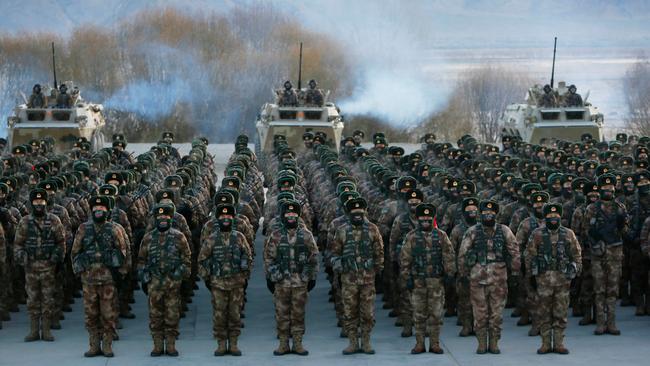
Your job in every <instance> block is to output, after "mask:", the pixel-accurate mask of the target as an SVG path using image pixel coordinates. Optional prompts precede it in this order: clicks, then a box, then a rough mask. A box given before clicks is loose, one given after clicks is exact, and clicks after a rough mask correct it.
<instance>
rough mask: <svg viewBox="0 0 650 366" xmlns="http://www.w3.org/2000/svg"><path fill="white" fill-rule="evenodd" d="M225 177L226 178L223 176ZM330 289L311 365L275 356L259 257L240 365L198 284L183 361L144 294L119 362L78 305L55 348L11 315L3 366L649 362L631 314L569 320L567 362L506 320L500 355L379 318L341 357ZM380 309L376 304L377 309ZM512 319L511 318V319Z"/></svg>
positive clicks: (311, 308) (317, 320)
mask: <svg viewBox="0 0 650 366" xmlns="http://www.w3.org/2000/svg"><path fill="white" fill-rule="evenodd" d="M211 150H212V151H214V152H215V153H219V155H220V156H224V154H227V153H228V149H227V148H226V147H219V148H215V149H214V150H213V149H211ZM220 175H221V174H220ZM256 245H257V248H258V249H257V253H261V246H262V238H261V237H259V238H258V240H257V242H256ZM326 282H327V281H326V280H325V276H324V275H321V276H320V277H319V281H318V284H317V286H316V288H315V289H314V290H313V291H312V293H311V298H310V300H309V303H308V309H307V334H306V337H305V346H306V347H307V348H308V349H309V350H310V355H309V356H308V357H299V356H294V355H290V356H284V357H275V356H273V355H272V351H273V349H274V348H275V347H276V339H275V336H274V334H275V320H274V310H273V305H272V299H271V295H270V294H269V292H268V291H267V289H266V285H265V282H264V278H263V271H262V263H261V256H260V255H258V257H257V258H256V266H255V269H254V271H253V278H252V280H251V283H250V286H249V291H248V300H249V301H248V304H247V311H246V315H247V317H246V319H244V321H245V324H246V327H245V328H244V329H243V332H242V337H241V341H240V347H241V349H242V351H243V353H244V355H243V356H242V357H239V358H235V357H231V356H225V357H221V358H215V357H214V356H212V352H213V350H214V348H215V346H216V342H215V341H214V340H212V338H211V334H212V332H211V313H212V309H211V305H210V295H209V293H208V291H207V290H206V289H205V288H204V287H203V285H202V284H201V288H200V290H199V291H198V292H197V295H196V296H195V298H194V302H193V303H192V304H190V311H189V313H188V314H187V317H186V318H185V319H182V321H181V338H180V340H179V342H178V344H177V346H178V348H179V351H180V352H181V355H180V357H178V358H169V357H161V358H151V357H149V352H150V350H151V338H150V336H149V332H148V326H147V324H148V323H147V309H146V301H145V297H144V294H143V293H141V292H139V293H137V296H136V304H135V305H134V313H135V314H136V316H137V317H136V319H134V320H122V322H123V324H124V329H122V330H121V331H120V337H121V340H120V341H118V342H116V343H115V345H114V351H115V355H116V356H115V358H113V359H107V358H103V357H99V358H94V359H85V358H83V356H82V355H83V352H84V351H85V350H86V349H87V333H86V331H85V330H84V327H83V311H82V304H81V301H79V300H78V301H77V303H76V304H74V305H73V312H72V313H66V320H64V321H63V322H62V325H63V329H62V330H58V331H54V336H55V337H56V341H55V342H53V343H47V342H34V343H24V342H23V337H24V336H25V334H26V333H27V330H28V321H27V317H26V314H25V307H24V306H21V309H20V312H19V313H12V314H11V315H12V318H13V319H12V320H11V321H9V322H5V323H4V324H3V325H4V329H2V330H0V365H1V366H4V365H12V366H13V365H21V366H31V365H44V364H48V365H65V366H73V365H120V366H122V365H123V366H129V365H209V364H224V365H231V364H232V365H283V366H291V365H307V364H309V365H326V364H332V363H335V364H337V366H343V365H354V366H364V365H373V366H378V365H396V364H399V363H404V362H407V363H408V364H409V365H431V364H433V363H435V364H437V365H442V366H444V365H479V364H480V365H499V366H507V365H522V364H528V365H548V364H553V365H592V366H595V365H611V364H620V365H647V364H648V360H650V346H649V343H648V339H650V317H635V316H634V315H633V308H621V309H620V310H619V313H620V316H619V327H620V329H621V331H622V335H621V336H619V337H614V336H601V337H596V336H594V335H592V331H593V327H579V326H578V325H577V323H578V319H577V318H572V319H570V324H569V329H568V333H567V339H566V345H567V346H568V347H569V348H570V350H571V354H570V355H568V356H558V355H546V356H538V355H536V354H535V350H536V349H537V347H538V346H539V338H538V337H534V338H533V337H528V336H527V334H526V333H527V331H528V328H524V327H516V326H515V319H512V318H510V317H505V325H504V332H503V340H502V342H501V351H502V354H501V355H484V356H479V355H476V354H474V350H475V348H476V340H475V339H474V338H472V337H470V338H460V337H458V336H457V333H458V331H459V327H457V326H455V322H456V320H455V318H448V319H445V325H444V327H443V332H442V344H443V347H444V349H445V354H444V355H433V354H430V353H427V354H422V355H417V356H412V355H410V353H409V351H410V349H411V347H412V346H413V343H414V338H400V336H399V333H400V328H396V327H394V326H393V325H392V323H393V321H394V319H392V318H388V316H387V311H385V310H378V311H377V326H376V328H375V332H374V334H373V342H374V346H375V348H376V350H377V354H376V355H374V356H367V355H354V356H342V355H341V350H342V349H343V348H344V347H345V346H346V345H347V341H346V340H345V339H342V338H339V337H338V335H339V328H337V327H336V326H335V324H336V320H335V316H334V310H333V306H332V304H330V303H328V302H327V290H328V286H327V283H326ZM380 306H381V303H380V302H379V301H377V308H378V309H380ZM508 314H509V311H508Z"/></svg>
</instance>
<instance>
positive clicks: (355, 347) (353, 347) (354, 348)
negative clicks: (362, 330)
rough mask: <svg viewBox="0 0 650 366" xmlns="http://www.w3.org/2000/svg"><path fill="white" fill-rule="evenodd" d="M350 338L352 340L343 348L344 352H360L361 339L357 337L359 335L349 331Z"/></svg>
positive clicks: (351, 353) (349, 353)
mask: <svg viewBox="0 0 650 366" xmlns="http://www.w3.org/2000/svg"><path fill="white" fill-rule="evenodd" d="M348 340H349V341H350V344H348V346H347V347H346V348H345V349H344V350H343V354H344V355H353V354H355V353H357V352H359V339H358V338H357V335H356V334H354V333H349V334H348Z"/></svg>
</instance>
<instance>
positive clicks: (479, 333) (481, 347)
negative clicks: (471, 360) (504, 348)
mask: <svg viewBox="0 0 650 366" xmlns="http://www.w3.org/2000/svg"><path fill="white" fill-rule="evenodd" d="M475 332H476V339H477V340H478V347H477V348H476V354H479V355H484V354H485V353H486V352H487V331H486V330H485V329H480V330H476V331H475Z"/></svg>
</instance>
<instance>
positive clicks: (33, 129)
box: [7, 82, 106, 152]
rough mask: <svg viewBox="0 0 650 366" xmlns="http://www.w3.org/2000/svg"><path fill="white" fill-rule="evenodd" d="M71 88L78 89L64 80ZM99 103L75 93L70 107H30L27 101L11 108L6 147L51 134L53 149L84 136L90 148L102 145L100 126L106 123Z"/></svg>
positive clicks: (64, 146) (70, 143)
mask: <svg viewBox="0 0 650 366" xmlns="http://www.w3.org/2000/svg"><path fill="white" fill-rule="evenodd" d="M66 85H68V86H69V88H70V89H71V90H75V91H78V89H76V88H74V87H73V86H72V83H70V82H67V83H66ZM103 109H104V107H103V106H102V105H101V104H94V103H90V102H87V101H85V100H83V98H81V96H80V95H79V94H76V95H75V101H74V104H73V105H72V106H71V107H70V108H57V107H56V106H52V107H48V108H29V107H28V106H27V103H25V104H20V105H18V106H17V107H16V108H15V109H14V114H13V116H10V117H8V118H7V125H8V136H7V137H8V138H7V143H8V145H9V147H10V148H11V147H12V146H16V145H21V144H27V143H28V142H29V141H30V140H32V139H37V140H40V139H42V138H45V137H52V138H54V140H55V142H56V144H55V150H56V151H57V152H61V151H64V150H68V149H70V148H72V146H73V144H74V143H75V141H77V139H78V138H80V137H85V138H86V139H87V140H88V141H89V142H90V143H91V145H92V149H93V151H97V150H99V149H101V148H103V147H104V135H103V133H102V128H103V127H104V125H105V124H106V121H105V120H104V115H103V114H102V111H103Z"/></svg>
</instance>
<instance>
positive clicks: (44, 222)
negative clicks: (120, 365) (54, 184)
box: [14, 188, 65, 342]
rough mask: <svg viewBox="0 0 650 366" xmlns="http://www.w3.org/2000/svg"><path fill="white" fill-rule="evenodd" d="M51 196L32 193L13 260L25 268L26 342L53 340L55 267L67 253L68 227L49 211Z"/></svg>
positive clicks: (21, 224)
mask: <svg viewBox="0 0 650 366" xmlns="http://www.w3.org/2000/svg"><path fill="white" fill-rule="evenodd" d="M49 199H50V198H48V196H47V192H46V191H45V190H44V189H40V188H37V189H34V190H32V191H31V192H30V193H29V202H31V204H32V213H31V214H30V215H27V216H25V217H23V218H22V219H21V220H20V223H19V224H18V228H17V229H16V237H15V239H14V261H15V263H16V265H20V266H24V268H25V290H26V292H27V312H28V313H29V318H30V324H31V326H30V332H29V334H28V335H27V336H26V337H25V342H32V341H36V340H39V339H43V340H44V341H50V342H51V341H53V340H54V337H53V336H52V333H51V332H50V326H51V324H52V320H53V319H52V316H53V315H54V310H55V309H54V306H55V299H54V291H55V289H56V267H57V265H60V264H62V263H63V259H64V257H65V228H64V227H63V224H61V220H59V218H58V217H56V216H54V214H52V213H49V212H48V211H47V202H48V200H49ZM39 322H40V331H41V332H42V333H41V334H39Z"/></svg>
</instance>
